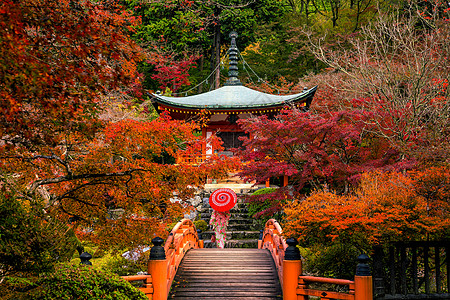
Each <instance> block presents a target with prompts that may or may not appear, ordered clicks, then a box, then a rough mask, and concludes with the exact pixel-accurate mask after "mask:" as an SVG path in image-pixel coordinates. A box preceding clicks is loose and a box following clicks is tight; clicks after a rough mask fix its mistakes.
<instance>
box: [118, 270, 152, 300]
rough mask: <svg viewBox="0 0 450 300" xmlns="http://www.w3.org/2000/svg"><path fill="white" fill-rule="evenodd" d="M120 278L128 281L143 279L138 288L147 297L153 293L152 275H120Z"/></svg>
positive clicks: (150, 296)
mask: <svg viewBox="0 0 450 300" xmlns="http://www.w3.org/2000/svg"><path fill="white" fill-rule="evenodd" d="M121 278H122V279H124V280H126V281H128V282H133V281H143V282H144V285H143V286H142V287H139V289H140V290H141V292H143V293H144V294H145V295H146V296H147V297H148V298H149V299H151V298H152V295H153V282H152V275H129V276H122V277H121Z"/></svg>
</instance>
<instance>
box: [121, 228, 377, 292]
mask: <svg viewBox="0 0 450 300" xmlns="http://www.w3.org/2000/svg"><path fill="white" fill-rule="evenodd" d="M282 234H283V231H282V229H281V227H280V225H279V224H278V223H277V221H276V220H273V219H271V220H269V221H268V222H267V223H266V225H265V228H264V232H263V234H262V237H261V239H260V241H259V242H258V249H203V241H202V240H201V239H199V236H198V234H197V231H196V229H195V226H194V224H193V223H192V221H190V220H187V219H184V220H181V221H180V222H179V223H178V224H177V225H176V226H175V227H174V228H173V230H172V232H171V233H170V235H169V237H168V239H167V241H166V243H165V244H164V246H163V245H162V244H163V240H162V239H160V238H155V239H154V240H153V243H154V246H153V248H152V249H151V253H150V260H149V263H148V274H149V275H136V276H125V277H124V279H126V280H128V281H143V282H144V285H143V287H141V290H142V291H143V292H144V293H145V294H146V295H147V296H148V298H149V299H153V300H166V299H247V300H251V299H263V300H264V299H266V300H269V299H285V300H291V299H292V300H294V299H295V300H306V299H308V296H316V297H319V298H320V299H323V300H327V299H343V300H372V299H373V293H372V277H371V276H370V275H369V272H368V266H367V264H365V262H364V257H361V263H360V264H359V265H358V267H357V271H356V275H355V278H354V280H343V279H332V278H323V277H313V276H304V275H302V264H301V259H300V253H299V250H298V248H297V247H296V244H297V241H295V240H294V239H287V240H285V238H284V237H283V235H282ZM311 284H314V286H317V285H320V284H328V286H329V285H330V284H332V285H343V286H347V287H348V288H347V289H346V290H348V292H345V293H343V292H334V291H329V290H326V289H312V288H310V285H311Z"/></svg>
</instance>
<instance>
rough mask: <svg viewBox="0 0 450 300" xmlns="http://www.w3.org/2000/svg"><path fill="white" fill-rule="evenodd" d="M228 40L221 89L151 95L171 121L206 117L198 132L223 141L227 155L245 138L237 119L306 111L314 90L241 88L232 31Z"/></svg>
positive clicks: (206, 136)
mask: <svg viewBox="0 0 450 300" xmlns="http://www.w3.org/2000/svg"><path fill="white" fill-rule="evenodd" d="M230 37H231V47H230V49H229V61H230V63H229V64H230V66H229V72H228V76H229V78H228V80H227V81H226V82H225V84H224V86H223V87H220V88H218V89H216V90H212V91H209V92H206V93H202V94H198V95H194V96H186V97H168V96H162V95H158V94H152V98H153V99H152V101H153V104H154V106H155V108H156V110H157V111H158V112H159V113H161V112H163V111H167V112H168V113H169V114H170V116H171V117H172V118H173V119H177V120H189V119H192V118H193V117H194V116H195V115H198V114H203V115H205V114H206V115H207V116H208V118H209V121H208V122H207V124H206V125H205V127H204V128H203V129H202V135H203V137H205V138H208V137H210V136H211V135H213V134H216V135H217V136H218V137H220V138H221V139H222V141H223V142H224V144H223V147H224V148H225V153H224V154H231V153H230V152H229V150H230V149H232V148H237V147H239V146H240V145H241V142H240V140H239V137H240V136H243V135H245V132H244V131H243V130H242V129H241V128H239V126H238V124H237V123H236V121H237V120H239V119H242V118H249V117H251V116H252V115H263V114H264V115H268V116H269V117H270V116H274V115H276V114H278V113H279V112H280V110H282V109H284V108H285V107H286V106H291V107H292V106H295V107H298V108H301V109H303V110H308V109H309V106H310V104H311V101H312V99H313V97H314V93H315V92H316V89H317V86H316V87H313V88H311V89H307V88H305V89H304V90H303V91H302V92H301V93H298V94H293V95H272V94H267V93H262V92H259V91H256V90H253V89H250V88H247V87H245V86H243V85H242V83H241V82H240V80H239V78H238V67H237V61H238V49H237V47H236V38H237V34H236V33H235V32H232V33H230ZM214 151H215V149H212V148H211V147H206V148H205V150H204V152H205V153H203V157H207V156H208V155H210V154H212V153H214Z"/></svg>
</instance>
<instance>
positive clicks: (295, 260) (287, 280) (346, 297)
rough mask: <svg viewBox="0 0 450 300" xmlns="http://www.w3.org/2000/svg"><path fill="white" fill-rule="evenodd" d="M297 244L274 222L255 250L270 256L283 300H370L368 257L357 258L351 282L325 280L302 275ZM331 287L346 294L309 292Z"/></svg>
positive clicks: (265, 229)
mask: <svg viewBox="0 0 450 300" xmlns="http://www.w3.org/2000/svg"><path fill="white" fill-rule="evenodd" d="M297 244H298V242H297V240H295V239H293V238H289V239H285V238H284V237H283V230H282V228H281V226H280V224H278V222H277V221H276V220H274V219H270V220H269V221H267V222H266V225H265V228H264V230H263V232H262V234H261V236H260V241H258V248H259V249H268V250H269V251H270V253H271V254H272V257H273V260H274V263H275V266H276V268H277V271H278V278H279V279H280V283H281V286H282V288H283V299H284V300H299V299H302V300H306V299H308V296H316V297H320V299H323V300H325V299H340V300H372V299H373V287H372V276H370V269H369V266H368V265H367V261H368V259H369V258H368V256H367V255H365V254H362V255H360V256H359V257H358V261H359V262H360V263H359V264H358V266H357V268H356V275H355V278H354V280H344V279H334V278H325V277H315V276H305V275H302V261H301V257H300V251H299V249H298V248H297ZM313 283H314V284H334V285H343V286H347V287H348V293H342V292H335V291H330V290H328V289H327V290H320V289H311V288H309V285H310V284H313Z"/></svg>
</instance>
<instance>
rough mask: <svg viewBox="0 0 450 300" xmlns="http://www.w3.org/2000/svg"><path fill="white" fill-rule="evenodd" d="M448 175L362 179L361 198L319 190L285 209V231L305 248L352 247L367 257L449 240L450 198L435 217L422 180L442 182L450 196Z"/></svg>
mask: <svg viewBox="0 0 450 300" xmlns="http://www.w3.org/2000/svg"><path fill="white" fill-rule="evenodd" d="M443 170H444V169H443ZM445 172H446V173H444V172H441V173H439V174H433V173H432V172H421V173H420V174H421V175H420V176H417V174H416V175H414V174H415V173H414V172H410V173H408V174H406V175H403V174H402V173H398V172H385V173H382V172H379V171H376V172H372V173H365V174H364V175H363V176H362V180H361V184H360V187H359V189H358V190H357V191H356V193H355V194H351V195H338V194H336V193H334V192H329V191H320V190H317V191H315V192H313V193H312V194H311V195H310V196H309V197H307V198H306V199H304V200H300V201H296V202H293V203H291V204H290V205H288V206H287V207H286V208H285V213H286V219H285V224H284V227H283V230H285V232H286V233H287V235H289V236H296V237H299V241H300V242H301V244H302V245H303V246H311V245H314V244H315V245H322V246H329V245H331V244H346V245H357V248H358V249H359V250H363V251H370V249H371V247H372V246H373V245H377V244H382V243H386V242H391V241H399V240H402V241H404V240H426V239H430V238H431V239H433V238H442V237H445V236H446V234H447V233H448V230H449V226H450V223H449V218H448V217H449V215H448V214H449V210H448V198H446V202H447V203H445V205H440V209H439V210H437V211H439V213H432V212H430V205H429V200H428V199H427V198H425V197H424V196H423V194H422V193H421V189H422V188H424V185H423V182H421V179H419V178H433V177H434V178H440V180H441V181H443V182H446V190H447V191H448V187H449V185H448V168H445ZM447 196H448V194H447ZM312 211H314V214H312V213H311V212H312ZM437 211H436V212H437Z"/></svg>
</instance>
